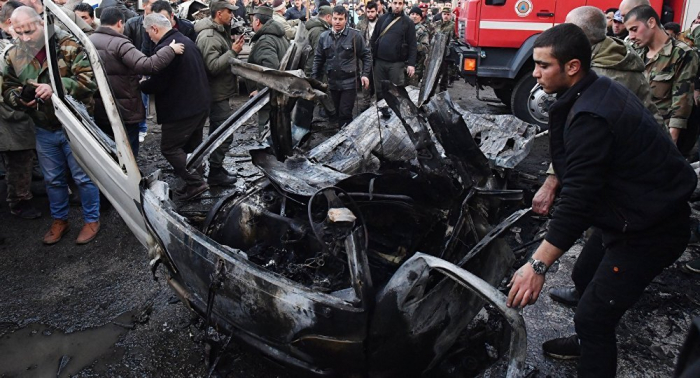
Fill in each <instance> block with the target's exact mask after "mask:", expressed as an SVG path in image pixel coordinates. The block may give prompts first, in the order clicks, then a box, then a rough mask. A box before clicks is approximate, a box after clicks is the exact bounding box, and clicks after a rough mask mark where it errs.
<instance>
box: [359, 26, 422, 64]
mask: <svg viewBox="0 0 700 378" xmlns="http://www.w3.org/2000/svg"><path fill="white" fill-rule="evenodd" d="M395 17H401V19H400V20H399V21H397V22H396V23H395V24H394V25H392V26H391V29H389V30H387V31H386V33H384V35H383V36H381V37H380V35H381V34H382V32H383V31H384V30H385V29H386V28H387V27H389V25H390V24H391V22H392V21H394V18H395ZM370 46H371V48H372V55H373V56H374V57H375V58H376V59H379V60H383V61H385V62H392V63H395V62H406V65H408V66H413V67H415V66H416V54H417V52H416V51H417V50H416V47H417V46H416V26H415V24H414V23H413V21H411V19H410V18H409V17H408V16H406V15H405V14H403V13H401V14H400V15H398V16H395V15H394V14H393V13H387V14H385V15H383V16H382V17H380V18H379V20H377V25H376V26H375V27H374V33H372V41H371V42H370Z"/></svg>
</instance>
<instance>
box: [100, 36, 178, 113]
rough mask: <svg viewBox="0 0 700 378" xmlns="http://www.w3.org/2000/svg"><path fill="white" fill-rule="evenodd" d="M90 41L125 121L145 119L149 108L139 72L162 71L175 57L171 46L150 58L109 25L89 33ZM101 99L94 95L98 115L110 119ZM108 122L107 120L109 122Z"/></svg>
mask: <svg viewBox="0 0 700 378" xmlns="http://www.w3.org/2000/svg"><path fill="white" fill-rule="evenodd" d="M90 41H91V42H92V44H93V45H95V48H96V49H97V52H98V53H99V55H100V60H101V61H102V66H103V68H104V70H105V73H106V74H107V79H108V80H109V85H110V86H111V87H112V94H113V95H114V100H115V101H116V103H117V108H118V109H119V113H120V114H121V117H122V121H123V122H124V123H127V124H131V123H138V122H141V121H143V120H144V119H146V111H145V109H144V107H143V102H142V101H141V93H140V91H139V75H152V74H155V73H157V72H158V71H161V70H162V69H164V68H165V67H167V66H168V64H170V62H172V61H173V59H174V58H175V52H174V51H173V49H171V48H164V49H160V50H158V52H157V53H156V54H154V55H153V56H151V57H147V56H146V55H144V54H143V53H142V52H140V51H139V50H138V49H137V48H136V46H134V44H133V43H131V41H130V40H129V38H127V37H126V36H125V35H123V34H121V33H119V32H117V31H115V30H114V29H111V28H108V27H106V26H100V27H98V28H97V30H95V32H94V33H93V34H92V35H91V36H90ZM101 102H102V99H101V98H100V97H99V96H95V103H96V107H95V118H96V119H98V118H103V117H104V118H103V119H101V121H102V122H105V121H107V119H106V114H104V113H103V111H104V108H103V106H102V105H101ZM107 122H108V121H107Z"/></svg>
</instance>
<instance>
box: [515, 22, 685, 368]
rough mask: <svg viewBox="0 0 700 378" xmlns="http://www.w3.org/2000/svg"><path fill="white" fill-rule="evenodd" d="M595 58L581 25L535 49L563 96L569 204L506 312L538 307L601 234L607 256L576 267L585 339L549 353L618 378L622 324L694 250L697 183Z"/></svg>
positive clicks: (545, 84)
mask: <svg viewBox="0 0 700 378" xmlns="http://www.w3.org/2000/svg"><path fill="white" fill-rule="evenodd" d="M590 51H591V45H590V43H589V41H588V39H587V38H586V35H585V34H584V32H583V31H582V30H581V29H580V28H579V27H578V26H576V25H573V24H563V25H558V26H555V27H553V28H551V29H548V30H547V31H545V32H544V33H542V34H541V35H540V36H539V37H538V38H537V40H536V41H535V44H534V52H533V57H534V61H535V70H534V72H533V76H534V77H535V78H537V82H538V83H539V84H540V85H542V88H543V89H544V91H545V92H547V93H556V94H557V101H556V102H555V103H554V104H553V105H552V106H551V108H550V110H549V115H550V117H549V127H550V129H549V130H550V131H549V138H550V151H551V155H552V162H553V165H554V170H555V172H556V175H557V177H558V179H559V181H560V182H561V185H562V189H561V195H560V197H561V202H560V205H559V206H558V207H557V211H556V213H555V214H554V216H553V219H552V220H551V222H550V227H549V231H548V233H547V235H546V237H545V241H543V242H542V244H541V245H540V246H539V248H538V249H537V250H536V251H535V253H534V254H533V255H532V258H531V259H530V261H529V262H528V263H526V264H525V265H523V266H522V267H521V268H520V269H518V271H517V272H516V273H515V275H514V276H513V279H512V280H511V289H510V293H509V295H508V301H507V305H508V306H511V307H524V306H526V305H528V304H533V303H535V301H537V298H538V296H539V294H540V291H541V290H542V286H543V285H544V279H545V273H546V271H547V269H548V268H549V267H550V266H551V265H552V264H553V263H554V261H556V260H557V259H558V258H559V257H561V255H562V254H563V252H564V251H566V250H568V249H569V248H570V247H571V246H572V245H573V244H574V242H575V241H576V239H578V238H579V237H580V236H581V234H582V232H583V231H584V230H586V229H587V228H588V227H590V226H595V227H596V228H598V229H600V230H601V237H602V241H603V243H602V244H603V245H604V248H601V249H595V250H594V249H586V250H584V251H583V252H581V254H580V256H579V257H578V261H577V262H576V267H575V268H574V270H577V272H575V273H576V274H574V275H573V276H575V277H578V278H575V281H576V282H575V283H576V286H577V288H581V299H580V301H579V304H578V307H577V308H576V315H575V316H574V324H575V328H576V334H575V335H573V336H571V337H567V338H561V339H555V340H550V341H547V342H546V343H544V344H543V346H542V347H543V351H544V353H545V354H547V355H549V356H551V357H557V358H578V357H580V360H579V364H578V376H579V377H614V376H615V373H616V369H617V347H616V339H615V328H616V326H617V323H618V322H619V321H620V318H622V316H623V315H624V314H625V312H626V311H627V309H629V308H630V307H632V305H634V303H635V302H637V300H638V299H639V297H640V296H641V295H642V293H643V292H644V289H645V288H646V287H647V285H649V283H650V282H651V281H652V280H653V279H654V277H656V276H657V275H658V274H659V273H661V271H662V270H663V269H664V268H665V267H667V266H669V265H670V264H672V263H673V262H674V261H675V260H676V259H677V258H678V257H679V256H680V255H681V254H682V253H683V251H684V250H685V247H686V244H687V242H688V239H689V236H690V232H689V229H690V228H689V214H690V209H689V207H688V203H687V201H688V199H689V198H690V194H691V193H692V192H693V190H694V188H695V186H696V182H697V178H696V176H695V173H694V172H693V170H692V168H691V167H690V166H689V165H688V163H687V162H686V160H685V159H684V158H683V156H682V155H681V154H680V152H679V151H678V149H677V148H676V146H675V145H674V143H673V141H672V140H671V138H670V137H669V135H668V134H667V133H666V132H665V131H664V130H663V129H662V128H660V127H659V126H658V123H657V122H656V121H655V120H654V117H653V116H652V114H651V113H650V112H649V111H648V110H647V109H646V108H645V107H644V104H642V102H641V101H640V100H639V98H637V96H635V95H634V93H632V92H631V91H629V90H628V89H626V88H625V87H623V86H622V85H620V84H618V83H615V82H613V81H612V80H610V79H609V78H606V77H598V76H597V75H596V74H595V73H594V72H593V71H591V69H590V67H591V53H590Z"/></svg>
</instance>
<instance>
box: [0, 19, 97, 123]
mask: <svg viewBox="0 0 700 378" xmlns="http://www.w3.org/2000/svg"><path fill="white" fill-rule="evenodd" d="M52 38H56V39H57V40H58V43H57V44H56V53H57V56H58V70H59V73H60V75H61V82H62V84H63V88H64V89H65V92H66V94H67V95H70V96H72V97H73V98H75V99H76V100H78V101H81V102H82V103H83V104H85V105H86V107H87V108H88V111H89V112H91V110H92V105H93V100H92V96H93V94H94V93H95V91H96V90H97V84H96V83H95V81H94V74H93V72H92V66H91V65H90V61H89V60H88V57H87V56H86V54H85V52H84V51H83V48H82V46H80V45H79V44H78V42H77V41H76V40H75V39H73V38H72V37H71V36H70V35H69V34H68V33H66V32H64V31H62V30H59V29H57V30H56V34H55V35H54V36H53V37H52ZM37 53H38V51H36V50H35V49H32V51H30V50H29V48H28V46H27V45H26V44H23V43H20V44H18V45H16V46H13V47H12V48H10V50H9V51H8V52H7V56H6V57H5V65H6V67H5V69H4V70H3V77H4V81H3V83H2V95H3V99H4V100H5V103H7V104H9V105H11V106H12V107H14V108H16V109H19V110H23V111H26V112H27V114H29V116H30V117H31V118H32V120H33V121H34V124H35V125H36V126H38V127H41V128H43V129H48V130H58V129H60V128H61V123H60V122H59V120H58V118H56V114H55V113H54V110H53V106H52V104H51V101H50V100H49V101H46V102H45V103H44V104H40V105H39V106H38V108H31V109H28V108H27V107H25V106H23V105H22V104H21V103H20V102H19V94H20V93H21V91H22V86H23V85H25V84H27V83H43V84H51V79H50V77H49V69H48V59H50V57H49V56H48V54H47V56H46V59H45V60H44V62H43V63H40V62H39V60H38V59H37V58H36V54H37Z"/></svg>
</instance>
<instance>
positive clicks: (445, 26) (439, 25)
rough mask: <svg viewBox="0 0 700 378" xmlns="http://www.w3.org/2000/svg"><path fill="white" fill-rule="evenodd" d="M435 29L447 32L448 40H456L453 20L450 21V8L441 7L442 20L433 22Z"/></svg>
mask: <svg viewBox="0 0 700 378" xmlns="http://www.w3.org/2000/svg"><path fill="white" fill-rule="evenodd" d="M435 31H436V32H440V33H446V34H449V36H450V40H451V41H455V40H457V34H456V33H455V22H454V21H452V10H451V9H450V8H449V7H444V8H442V20H440V21H438V22H436V23H435Z"/></svg>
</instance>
